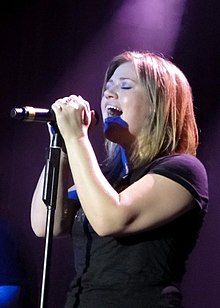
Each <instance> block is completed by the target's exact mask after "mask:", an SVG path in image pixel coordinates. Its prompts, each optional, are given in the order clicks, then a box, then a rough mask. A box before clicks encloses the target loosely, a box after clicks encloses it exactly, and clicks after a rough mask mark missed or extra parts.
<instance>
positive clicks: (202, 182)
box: [148, 154, 208, 211]
mask: <svg viewBox="0 0 220 308" xmlns="http://www.w3.org/2000/svg"><path fill="white" fill-rule="evenodd" d="M148 173H155V174H159V175H162V176H165V177H167V178H169V179H171V180H173V181H175V182H177V183H179V184H180V185H182V186H183V187H184V188H186V189H187V190H188V191H189V192H190V193H191V194H192V196H193V197H194V199H195V201H196V203H197V204H198V205H199V207H200V208H201V209H202V210H205V211H206V210H207V204H208V179H207V173H206V170H205V167H204V166H203V164H202V163H201V162H200V160H199V159H197V158H196V157H195V156H192V155H188V154H182V155H170V156H165V157H162V158H159V159H158V160H156V161H154V163H153V164H152V166H151V168H150V170H149V172H148Z"/></svg>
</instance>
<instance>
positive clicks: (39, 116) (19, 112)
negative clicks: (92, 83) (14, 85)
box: [10, 106, 99, 126]
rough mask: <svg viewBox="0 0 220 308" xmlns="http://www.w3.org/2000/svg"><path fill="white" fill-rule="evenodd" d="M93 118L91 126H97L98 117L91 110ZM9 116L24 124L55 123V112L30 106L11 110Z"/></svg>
mask: <svg viewBox="0 0 220 308" xmlns="http://www.w3.org/2000/svg"><path fill="white" fill-rule="evenodd" d="M92 111H93V114H94V116H92V126H94V125H96V124H98V121H99V117H98V114H97V112H96V111H95V110H92ZM10 116H11V118H13V119H16V120H22V121H26V122H43V123H45V122H56V117H55V112H54V111H53V109H44V108H34V107H30V106H25V107H19V108H13V109H12V110H11V112H10Z"/></svg>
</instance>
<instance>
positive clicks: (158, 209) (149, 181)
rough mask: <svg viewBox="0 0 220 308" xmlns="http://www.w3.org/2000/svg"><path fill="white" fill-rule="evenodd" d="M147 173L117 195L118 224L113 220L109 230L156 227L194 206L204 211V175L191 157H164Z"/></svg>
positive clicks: (133, 230) (116, 231)
mask: <svg viewBox="0 0 220 308" xmlns="http://www.w3.org/2000/svg"><path fill="white" fill-rule="evenodd" d="M147 170H148V169H147ZM147 172H149V173H148V174H146V175H144V176H142V177H141V176H140V175H139V176H138V180H136V182H134V183H133V184H132V185H130V186H129V187H128V188H126V189H125V190H124V191H122V192H121V193H120V194H119V198H120V202H119V206H118V207H117V213H116V217H118V220H117V223H118V224H117V223H115V227H114V228H113V229H114V230H113V231H112V233H115V234H116V233H117V234H126V233H132V232H139V231H142V230H150V229H153V228H157V227H159V226H162V225H164V224H166V223H168V222H170V221H172V220H174V219H176V218H177V217H179V216H180V215H182V214H184V213H185V212H187V211H189V210H190V209H192V208H193V207H195V206H198V207H200V208H201V209H203V210H206V208H207V203H208V180H207V174H206V171H205V168H204V166H203V165H202V164H201V162H200V161H199V160H198V159H197V158H195V157H194V156H191V155H174V156H167V157H164V158H162V159H159V160H158V161H156V163H153V166H152V167H151V168H150V170H148V171H147ZM110 233H111V231H110Z"/></svg>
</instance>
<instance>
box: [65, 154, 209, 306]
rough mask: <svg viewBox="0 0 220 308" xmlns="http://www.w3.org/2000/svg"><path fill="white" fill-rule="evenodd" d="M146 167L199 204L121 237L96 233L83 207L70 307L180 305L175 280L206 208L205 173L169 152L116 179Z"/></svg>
mask: <svg viewBox="0 0 220 308" xmlns="http://www.w3.org/2000/svg"><path fill="white" fill-rule="evenodd" d="M147 173H156V174H160V175H162V176H165V177H168V178H170V179H172V180H173V181H175V182H178V183H179V184H180V185H182V186H183V187H185V188H186V189H187V190H188V191H189V192H190V193H191V194H192V196H193V197H194V200H195V207H194V208H193V209H192V210H190V211H188V212H187V213H186V214H184V215H182V216H181V217H179V218H177V219H175V220H174V221H172V222H170V223H168V224H166V225H164V226H162V227H159V228H156V229H154V230H152V231H146V232H141V233H139V234H134V235H129V236H125V237H120V238H119V237H112V236H106V237H100V236H98V235H97V234H96V232H95V231H94V230H93V229H92V227H91V226H90V224H89V223H88V220H87V219H86V217H85V214H84V213H83V211H82V209H80V210H79V211H78V213H77V215H76V218H75V222H74V225H73V230H72V234H73V244H74V253H75V267H76V276H75V279H74V281H73V283H72V285H71V290H70V292H69V294H68V298H67V303H66V307H83V308H93V307H94V308H97V307H99V308H104V307H107V308H108V307H114V308H119V307H120V308H125V307H126V308H127V307H152V308H157V307H180V298H181V294H180V293H179V291H178V288H177V286H178V285H179V283H180V282H181V280H182V276H183V274H184V272H185V262H186V260H187V258H188V255H189V253H190V252H191V250H192V249H193V247H194V246H195V243H196V239H197V237H198V234H199V230H200V228H201V225H202V221H203V217H204V214H205V212H206V210H207V202H208V184H207V175H206V171H205V168H204V166H203V165H202V163H201V162H200V161H199V160H198V159H197V158H195V157H194V156H191V155H185V154H184V155H170V156H165V157H162V158H159V159H156V160H155V161H153V162H152V163H150V164H148V165H147V166H144V167H142V168H140V169H138V170H135V171H133V172H131V173H130V174H129V175H128V176H127V178H125V179H122V180H121V181H120V183H118V184H119V186H120V187H121V186H123V185H124V186H128V185H131V184H132V183H134V182H135V181H137V180H138V179H140V178H141V177H142V176H144V175H145V174H147ZM123 181H124V183H123ZM94 202H95V200H94ZM171 304H172V305H173V306H170V305H171Z"/></svg>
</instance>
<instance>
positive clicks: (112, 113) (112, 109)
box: [106, 105, 122, 117]
mask: <svg viewBox="0 0 220 308" xmlns="http://www.w3.org/2000/svg"><path fill="white" fill-rule="evenodd" d="M106 109H107V114H108V116H109V117H120V116H121V115H122V111H121V109H119V108H118V107H116V106H112V105H108V106H107V107H106Z"/></svg>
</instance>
